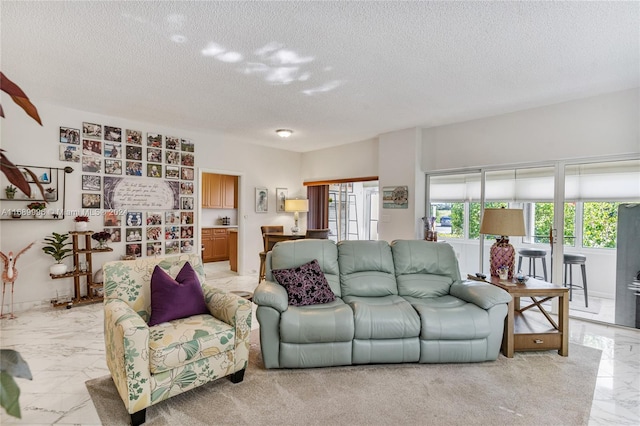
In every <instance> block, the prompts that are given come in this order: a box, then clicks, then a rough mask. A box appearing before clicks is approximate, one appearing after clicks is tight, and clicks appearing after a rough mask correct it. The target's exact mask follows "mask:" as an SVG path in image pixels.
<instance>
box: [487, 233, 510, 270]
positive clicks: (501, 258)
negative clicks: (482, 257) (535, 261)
mask: <svg viewBox="0 0 640 426" xmlns="http://www.w3.org/2000/svg"><path fill="white" fill-rule="evenodd" d="M515 261H516V249H515V248H513V246H512V245H511V244H509V238H506V237H502V238H499V239H497V240H496V242H495V243H494V244H493V245H492V246H491V250H490V252H489V265H490V268H489V270H490V272H491V276H492V277H498V276H500V274H499V272H498V270H499V269H500V268H502V267H503V266H506V267H507V268H508V269H509V275H508V279H512V278H513V275H514V274H513V270H514V269H515V268H514V264H515Z"/></svg>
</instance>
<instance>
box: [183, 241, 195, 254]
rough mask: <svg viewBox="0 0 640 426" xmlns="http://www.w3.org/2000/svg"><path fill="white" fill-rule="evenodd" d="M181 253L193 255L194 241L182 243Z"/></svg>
mask: <svg viewBox="0 0 640 426" xmlns="http://www.w3.org/2000/svg"><path fill="white" fill-rule="evenodd" d="M180 253H193V240H186V241H181V242H180Z"/></svg>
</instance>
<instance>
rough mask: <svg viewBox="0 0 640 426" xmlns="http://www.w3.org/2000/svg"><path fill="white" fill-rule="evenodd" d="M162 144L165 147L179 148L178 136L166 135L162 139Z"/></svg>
mask: <svg viewBox="0 0 640 426" xmlns="http://www.w3.org/2000/svg"><path fill="white" fill-rule="evenodd" d="M164 146H165V148H167V149H180V138H176V137H174V136H167V137H166V138H165V140H164Z"/></svg>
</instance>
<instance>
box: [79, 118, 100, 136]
mask: <svg viewBox="0 0 640 426" xmlns="http://www.w3.org/2000/svg"><path fill="white" fill-rule="evenodd" d="M82 136H83V137H85V138H97V139H102V126H101V125H100V124H95V123H87V122H83V123H82Z"/></svg>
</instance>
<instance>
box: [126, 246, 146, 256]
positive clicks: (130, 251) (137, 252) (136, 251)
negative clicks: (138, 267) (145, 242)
mask: <svg viewBox="0 0 640 426" xmlns="http://www.w3.org/2000/svg"><path fill="white" fill-rule="evenodd" d="M125 254H126V255H127V256H135V257H142V247H141V244H127V247H126V251H125Z"/></svg>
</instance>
